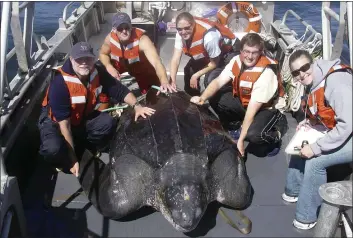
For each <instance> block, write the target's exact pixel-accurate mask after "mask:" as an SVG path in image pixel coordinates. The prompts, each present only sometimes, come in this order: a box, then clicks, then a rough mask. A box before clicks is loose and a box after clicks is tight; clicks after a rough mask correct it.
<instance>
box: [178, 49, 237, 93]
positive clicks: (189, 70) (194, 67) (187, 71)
mask: <svg viewBox="0 0 353 238" xmlns="http://www.w3.org/2000/svg"><path fill="white" fill-rule="evenodd" d="M236 55H238V53H236V52H233V51H230V52H227V53H222V54H221V55H220V59H219V62H218V65H217V68H216V69H214V70H212V71H210V72H208V73H207V74H206V75H205V78H204V84H205V88H206V87H207V85H208V84H209V83H210V82H211V81H212V80H213V79H215V78H216V77H217V76H218V75H219V73H220V72H222V70H221V69H223V68H224V67H225V66H226V65H227V64H228V63H229V61H230V60H231V59H232V58H233V57H234V56H236ZM205 67H207V64H205V63H203V62H202V61H201V62H200V61H195V60H194V59H193V58H191V59H190V60H189V62H188V63H187V64H186V65H185V67H184V90H185V92H186V93H188V94H189V95H190V96H199V95H200V94H201V92H200V80H198V82H197V84H198V85H197V88H198V89H194V88H191V87H190V79H191V77H192V75H193V74H194V73H196V72H197V71H200V70H201V69H203V68H205ZM215 70H217V72H218V71H219V70H220V72H219V73H218V74H217V73H214V71H215ZM215 74H217V76H216V77H214V75H215ZM209 78H211V79H209Z"/></svg>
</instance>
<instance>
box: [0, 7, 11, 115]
mask: <svg viewBox="0 0 353 238" xmlns="http://www.w3.org/2000/svg"><path fill="white" fill-rule="evenodd" d="M10 13H11V2H3V4H2V14H1V36H2V37H1V50H0V52H1V56H0V58H1V60H0V62H1V64H0V110H2V108H1V105H2V101H3V97H4V91H5V87H4V84H5V79H6V78H7V75H6V52H7V34H8V32H9V22H10ZM1 114H2V112H1V111H0V115H1Z"/></svg>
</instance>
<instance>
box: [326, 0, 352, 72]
mask: <svg viewBox="0 0 353 238" xmlns="http://www.w3.org/2000/svg"><path fill="white" fill-rule="evenodd" d="M330 5H331V3H330V2H323V3H322V8H321V17H322V35H323V58H324V59H327V60H329V59H335V58H340V56H341V54H342V50H343V44H344V34H345V27H346V24H348V37H349V40H348V44H349V53H350V54H349V55H350V66H351V67H353V62H352V61H353V60H352V52H353V50H352V34H353V32H352V2H340V14H337V13H336V12H335V11H334V10H332V9H331V8H330ZM331 19H335V20H336V21H338V24H339V25H338V30H337V33H336V37H335V42H334V43H333V44H332V34H331Z"/></svg>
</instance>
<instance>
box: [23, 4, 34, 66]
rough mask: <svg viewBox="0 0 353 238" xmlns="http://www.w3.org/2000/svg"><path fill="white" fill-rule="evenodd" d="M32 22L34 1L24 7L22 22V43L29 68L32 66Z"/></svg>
mask: <svg viewBox="0 0 353 238" xmlns="http://www.w3.org/2000/svg"><path fill="white" fill-rule="evenodd" d="M33 23H34V3H33V2H29V3H28V5H27V6H26V9H25V17H24V24H23V43H24V45H25V52H26V55H27V60H28V63H29V68H32V59H31V56H32V41H33Z"/></svg>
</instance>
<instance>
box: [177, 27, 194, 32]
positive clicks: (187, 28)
mask: <svg viewBox="0 0 353 238" xmlns="http://www.w3.org/2000/svg"><path fill="white" fill-rule="evenodd" d="M176 29H177V31H182V30H185V31H189V30H190V29H191V26H186V27H183V28H179V27H177V28H176Z"/></svg>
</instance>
